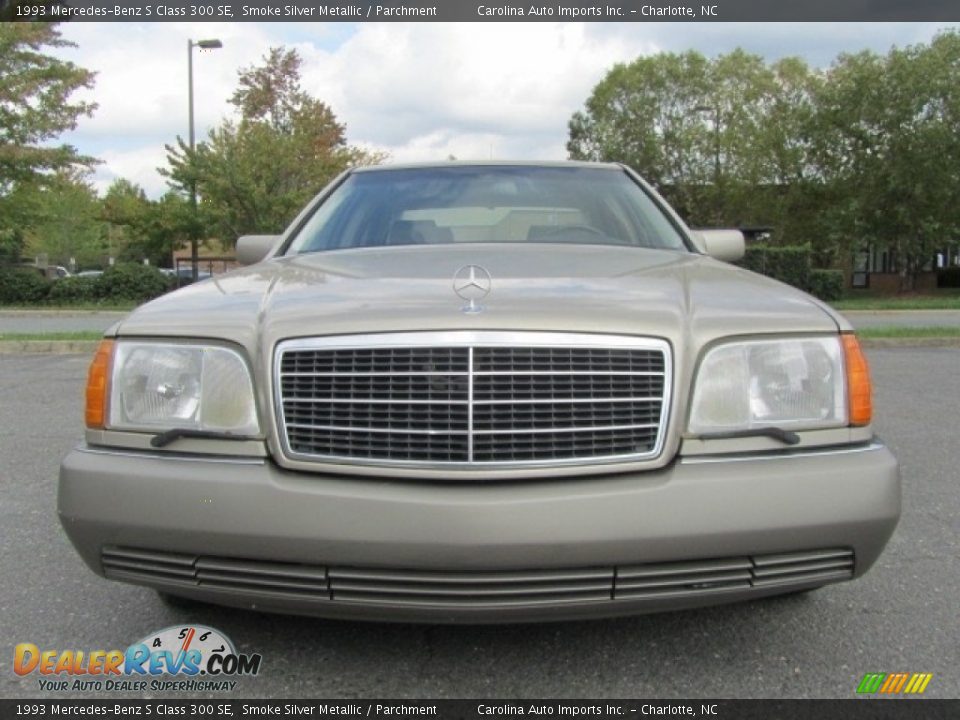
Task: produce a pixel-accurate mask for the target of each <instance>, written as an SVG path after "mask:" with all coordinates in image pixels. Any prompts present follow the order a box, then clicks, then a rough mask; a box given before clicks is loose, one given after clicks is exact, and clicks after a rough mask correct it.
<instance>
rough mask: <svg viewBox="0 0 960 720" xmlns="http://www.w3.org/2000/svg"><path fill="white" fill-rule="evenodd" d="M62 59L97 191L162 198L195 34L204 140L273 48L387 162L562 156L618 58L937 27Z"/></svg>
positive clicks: (202, 31)
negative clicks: (117, 184) (575, 116)
mask: <svg viewBox="0 0 960 720" xmlns="http://www.w3.org/2000/svg"><path fill="white" fill-rule="evenodd" d="M61 27H62V30H63V34H64V36H65V37H66V38H67V39H68V40H71V41H73V42H75V43H76V44H77V47H76V48H74V49H70V50H64V51H62V52H60V53H59V54H60V55H61V56H62V57H65V58H69V59H70V60H73V61H74V62H76V63H77V64H79V65H81V66H83V67H86V68H88V69H90V70H95V71H96V72H97V73H98V74H97V82H96V88H95V89H94V91H93V93H92V95H93V98H94V99H95V100H96V102H98V103H99V109H98V110H97V111H96V113H95V115H94V116H93V117H92V118H89V119H84V120H82V121H81V123H80V125H79V127H78V128H77V130H76V131H74V132H72V133H69V134H68V135H66V136H65V140H66V141H67V142H70V143H72V144H74V145H76V146H77V147H78V148H79V149H80V150H81V152H84V153H87V154H91V155H94V156H96V157H99V158H100V159H102V160H103V164H102V165H100V166H99V168H98V169H97V171H96V173H95V175H94V178H93V180H94V183H95V185H96V186H97V188H98V189H100V190H103V189H105V188H106V187H107V186H108V185H109V184H110V182H111V181H112V180H113V179H115V178H117V177H125V178H128V179H130V180H133V181H134V182H137V183H139V184H140V185H141V186H143V187H144V188H145V189H146V190H147V192H148V194H150V195H151V196H158V195H160V194H161V193H162V192H163V191H164V189H165V185H164V181H163V179H162V178H161V177H160V176H159V175H158V174H157V171H156V168H157V167H158V166H160V165H163V164H164V151H163V146H164V143H169V142H172V141H173V140H174V139H175V137H176V136H177V135H182V136H184V137H186V135H187V50H186V44H187V39H188V38H193V39H201V38H208V37H215V38H219V39H220V40H222V41H223V46H224V47H223V49H221V50H215V51H209V52H203V53H200V52H199V51H196V50H195V51H194V53H195V54H194V81H195V93H196V110H195V112H196V122H197V136H198V137H203V136H204V135H205V133H206V130H207V129H208V128H210V127H212V126H214V125H216V124H217V123H218V122H219V121H220V120H221V119H222V118H223V117H225V116H227V115H228V114H229V113H230V111H231V106H230V105H229V104H228V103H227V99H228V98H229V96H230V95H231V93H232V91H233V89H234V87H235V85H236V78H237V72H238V70H240V69H241V68H245V67H248V66H250V65H253V64H257V63H258V62H259V61H260V60H261V58H262V57H263V55H264V54H265V53H266V52H267V50H268V49H269V48H270V47H272V46H277V45H285V46H289V47H295V48H296V49H297V50H298V51H299V52H300V55H301V56H302V58H303V60H304V66H303V86H304V89H305V90H307V91H308V92H310V93H311V94H313V95H314V96H315V97H318V98H320V99H322V100H324V101H325V102H327V103H328V104H329V105H330V106H331V107H332V108H333V111H334V112H335V113H336V115H337V117H338V118H339V119H340V121H341V122H344V123H345V124H346V126H347V138H348V140H349V142H351V143H354V144H360V145H363V146H367V147H371V148H377V149H380V150H385V151H387V152H388V153H389V154H390V157H391V160H393V161H396V162H401V161H420V160H437V159H445V158H447V157H448V156H449V155H451V154H453V155H456V156H457V157H458V158H460V159H464V160H465V159H475V158H498V159H507V158H509V159H545V160H553V159H563V158H564V157H565V156H566V152H565V149H564V145H565V142H566V127H567V121H568V119H569V118H570V115H571V114H572V113H573V112H575V111H576V110H577V109H579V108H580V107H582V105H583V103H584V101H585V100H586V98H587V96H588V95H589V93H590V91H591V89H592V88H593V86H594V85H595V84H596V83H597V82H598V81H599V80H600V79H601V78H602V77H603V75H604V73H605V72H606V71H607V69H609V68H610V67H611V66H612V65H613V64H614V63H617V62H625V61H630V60H631V59H633V58H635V57H637V56H638V55H642V54H648V53H656V52H659V51H683V50H687V49H696V50H699V51H700V52H703V53H705V54H707V55H710V56H713V55H717V54H721V53H725V52H729V51H730V50H732V49H734V48H736V47H737V46H740V47H743V48H745V49H746V50H748V51H750V52H754V53H757V54H760V55H762V56H764V57H766V58H767V59H768V60H773V59H776V58H779V57H783V56H787V55H798V56H801V57H803V58H805V59H806V60H807V61H808V62H809V63H811V64H813V65H816V66H821V67H825V66H828V65H829V64H830V62H831V61H832V60H833V58H835V57H836V55H837V54H838V53H840V52H856V51H858V50H862V49H866V48H869V49H873V50H875V51H878V52H886V51H887V50H888V49H889V48H890V47H891V46H892V45H898V46H903V45H909V44H913V43H917V42H926V41H928V40H929V39H930V38H931V37H933V35H934V34H935V33H936V32H937V30H938V29H940V28H941V27H943V26H942V25H935V24H926V23H916V24H911V23H889V24H856V23H831V24H828V23H807V24H798V23H790V24H782V25H781V24H763V23H749V24H731V23H703V24H668V23H619V24H598V23H586V24H579V23H556V24H546V23H506V24H494V23H475V24H474V23H411V24H397V23H390V24H373V23H368V24H356V25H354V24H344V23H302V24H282V23H262V24H257V23H232V24H214V23H204V24H197V25H190V24H173V23H155V24H142V25H134V24H118V23H70V24H66V25H63V26H61Z"/></svg>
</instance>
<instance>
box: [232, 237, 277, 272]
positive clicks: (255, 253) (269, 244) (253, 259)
mask: <svg viewBox="0 0 960 720" xmlns="http://www.w3.org/2000/svg"><path fill="white" fill-rule="evenodd" d="M279 240H280V236H279V235H244V236H243V237H241V238H239V239H238V240H237V262H238V263H240V264H241V265H253V264H254V263H258V262H260V261H261V260H263V259H264V258H265V257H266V256H267V255H269V254H270V251H271V250H273V247H274V245H276V244H277V242H278V241H279Z"/></svg>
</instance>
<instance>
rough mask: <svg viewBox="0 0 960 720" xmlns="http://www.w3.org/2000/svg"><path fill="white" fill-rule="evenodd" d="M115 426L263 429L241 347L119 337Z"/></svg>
mask: <svg viewBox="0 0 960 720" xmlns="http://www.w3.org/2000/svg"><path fill="white" fill-rule="evenodd" d="M106 425H107V427H109V428H110V429H112V430H148V431H151V430H152V431H164V430H170V429H174V428H180V429H189V430H199V431H207V432H222V433H231V434H237V435H253V434H256V433H258V432H259V429H260V428H259V423H258V422H257V410H256V402H255V400H254V395H253V382H252V380H251V379H250V372H249V370H248V369H247V365H246V363H245V362H244V361H243V358H242V357H241V356H240V354H239V353H237V352H235V351H234V350H230V349H228V348H225V347H221V346H217V345H193V344H178V343H153V342H128V341H122V340H121V341H118V342H117V343H116V348H115V351H114V357H113V372H112V374H111V377H110V413H109V417H108V419H107V422H106Z"/></svg>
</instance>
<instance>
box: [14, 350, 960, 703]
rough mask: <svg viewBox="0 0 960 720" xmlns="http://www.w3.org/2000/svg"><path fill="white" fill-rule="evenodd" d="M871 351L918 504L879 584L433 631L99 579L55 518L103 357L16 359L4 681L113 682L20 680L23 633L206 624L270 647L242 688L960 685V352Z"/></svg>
mask: <svg viewBox="0 0 960 720" xmlns="http://www.w3.org/2000/svg"><path fill="white" fill-rule="evenodd" d="M869 359H870V362H871V364H872V368H873V374H874V380H875V385H876V397H875V417H876V429H877V431H878V433H879V434H880V435H881V436H882V437H883V438H884V439H885V440H886V441H887V443H888V444H889V445H890V446H891V448H892V449H893V451H894V452H895V454H896V455H897V456H898V457H899V459H900V461H901V463H902V468H903V479H904V510H903V518H902V520H901V523H900V526H899V527H898V529H897V531H896V533H895V535H894V537H893V539H892V540H891V543H890V545H889V546H888V548H887V550H886V552H885V553H884V555H883V556H882V557H881V558H880V560H879V562H878V564H877V565H876V566H875V567H874V568H873V569H872V570H871V571H870V572H869V573H868V574H867V575H866V576H865V577H863V578H862V579H860V580H858V581H856V582H853V583H846V584H842V585H834V586H830V587H827V588H824V589H821V590H819V591H817V592H814V593H811V594H809V595H805V596H794V597H786V598H780V599H773V600H766V601H759V602H753V603H744V604H738V605H730V606H723V607H717V608H710V609H705V610H696V611H688V612H681V613H673V614H661V615H648V616H642V617H636V618H627V619H619V620H604V621H596V622H577V623H563V624H544V625H520V626H503V627H490V626H483V627H447V626H437V627H430V626H413V625H382V624H361V623H352V622H335V621H325V620H315V619H305V618H298V617H282V616H269V615H263V614H257V613H252V612H241V611H234V610H227V609H221V608H215V607H204V606H196V607H194V608H191V609H188V610H173V609H170V608H168V607H167V606H165V605H163V604H162V603H161V602H160V600H159V599H158V598H157V597H156V596H155V595H154V594H153V593H152V592H151V591H149V590H146V589H143V588H138V587H133V586H127V585H121V584H116V583H111V582H108V581H106V580H102V579H100V578H99V577H97V576H95V575H93V574H92V573H91V572H90V571H89V570H87V568H86V567H85V566H84V565H83V564H82V563H81V561H80V559H79V558H78V556H77V555H76V554H75V553H74V551H73V549H72V547H71V546H70V545H69V543H68V541H67V539H66V537H65V536H64V534H63V532H62V531H61V529H60V526H59V523H58V522H57V520H56V515H55V502H56V501H55V497H56V476H57V468H58V464H59V461H60V458H61V457H62V456H63V455H64V454H65V453H66V452H67V451H68V450H69V449H70V448H71V447H72V446H73V445H75V444H76V443H77V442H78V441H79V439H80V438H81V435H82V433H81V426H82V407H81V402H82V387H83V378H84V375H85V372H86V366H87V362H88V358H86V357H83V356H77V355H33V356H26V355H7V356H2V355H0V392H2V395H0V397H2V400H0V458H2V466H0V533H2V536H0V546H2V547H3V548H4V552H3V553H2V554H0V577H2V578H3V582H2V583H0V658H3V661H2V664H0V668H2V669H0V696H2V697H4V698H27V697H45V696H46V697H68V696H75V697H95V696H96V695H89V694H83V693H76V692H75V693H56V694H50V695H46V694H45V693H42V692H41V691H40V690H39V689H38V685H37V679H36V676H35V675H34V676H31V677H28V678H25V679H22V678H19V677H17V676H16V675H15V674H14V673H13V672H12V669H11V659H12V657H13V648H14V646H15V645H16V644H17V643H20V642H31V643H35V644H37V645H38V646H40V647H41V648H50V649H61V650H62V649H68V648H77V649H81V648H82V649H90V650H92V649H106V650H109V649H113V648H125V647H126V646H127V645H129V644H130V643H131V642H134V641H135V640H137V639H139V638H142V637H143V636H145V635H147V634H148V633H150V632H151V631H154V630H159V629H161V628H164V627H167V626H170V625H176V624H181V623H187V622H196V623H203V624H207V625H211V626H213V627H216V628H219V629H221V630H223V631H224V632H225V633H226V634H227V635H229V636H230V637H231V638H232V639H233V641H234V642H235V643H236V644H237V646H238V649H239V650H240V651H242V652H247V653H251V652H257V653H260V654H262V656H263V667H262V671H261V674H260V675H259V676H258V677H256V678H248V679H245V680H243V681H242V682H241V684H240V685H239V686H238V688H237V690H236V691H235V693H234V694H233V697H235V698H236V697H286V698H293V697H326V698H349V697H363V696H376V697H394V698H442V697H454V698H456V697H483V698H527V697H581V698H602V697H621V698H673V697H704V698H706V697H714V698H733V697H806V698H832V697H837V698H850V697H853V696H854V690H855V687H856V685H857V683H858V682H859V680H860V678H861V677H862V676H863V674H864V673H866V672H898V671H902V672H930V673H933V674H934V677H933V680H932V681H931V683H930V685H929V686H928V689H927V691H926V695H927V696H928V697H954V698H955V697H960V643H958V638H960V620H958V606H960V605H958V600H957V598H958V597H960V481H958V480H960V473H958V471H957V461H956V455H957V451H958V448H960V435H958V430H957V407H958V405H960V373H958V372H957V370H958V368H960V348H897V349H875V350H872V351H870V352H869ZM842 481H843V478H838V479H837V482H842ZM122 696H123V694H122V693H119V694H114V695H111V697H122ZM213 697H216V696H213Z"/></svg>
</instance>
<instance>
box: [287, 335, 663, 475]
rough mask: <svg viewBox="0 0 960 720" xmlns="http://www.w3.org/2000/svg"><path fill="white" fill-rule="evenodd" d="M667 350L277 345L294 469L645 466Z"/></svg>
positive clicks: (483, 344)
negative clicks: (297, 465) (301, 464)
mask: <svg viewBox="0 0 960 720" xmlns="http://www.w3.org/2000/svg"><path fill="white" fill-rule="evenodd" d="M670 360H671V358H670V350H669V346H668V345H667V343H666V342H664V341H661V340H655V339H648V338H633V337H623V336H606V335H581V334H576V335H572V334H557V333H495V332H437V333H398V334H384V335H367V336H349V337H336V338H310V339H301V340H288V341H285V342H282V343H280V344H279V345H278V346H277V351H276V356H275V372H276V374H275V378H274V379H275V385H276V402H277V413H278V420H279V426H280V432H281V437H282V440H283V441H284V450H285V453H286V454H287V455H288V456H289V457H291V458H293V459H297V460H306V461H314V462H322V461H325V460H326V461H338V462H342V461H350V462H357V463H362V464H383V465H396V466H437V467H443V466H458V467H478V468H483V467H512V466H517V467H523V466H530V465H533V466H550V465H565V464H576V463H589V462H598V461H603V462H607V461H620V460H643V459H649V458H653V457H655V456H657V455H658V454H659V452H660V449H661V445H662V440H663V431H664V427H665V424H666V415H667V410H668V406H669V395H670V383H671V362H670Z"/></svg>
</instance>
